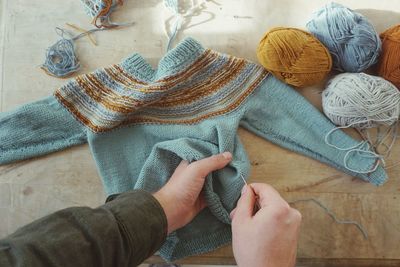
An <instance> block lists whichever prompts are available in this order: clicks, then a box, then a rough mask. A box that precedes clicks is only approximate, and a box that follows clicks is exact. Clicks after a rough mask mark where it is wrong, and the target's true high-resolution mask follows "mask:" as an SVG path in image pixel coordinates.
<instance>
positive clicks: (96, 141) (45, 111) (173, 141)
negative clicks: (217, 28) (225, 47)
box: [0, 38, 387, 261]
mask: <svg viewBox="0 0 400 267" xmlns="http://www.w3.org/2000/svg"><path fill="white" fill-rule="evenodd" d="M239 126H243V127H244V128H246V129H248V130H249V131H251V132H254V133H255V134H257V135H259V136H261V137H263V138H265V139H266V140H269V141H271V142H274V143H276V144H278V145H280V146H282V147H285V148H287V149H290V150H292V151H296V152H299V153H301V154H304V155H307V156H309V157H312V158H314V159H316V160H319V161H321V162H324V163H326V164H328V165H330V166H333V167H335V168H337V169H339V170H342V171H344V172H346V173H349V174H351V175H353V176H357V177H360V178H362V179H364V180H367V181H370V182H372V183H374V184H381V183H383V182H384V181H385V180H386V178H387V176H386V174H385V172H384V170H383V168H382V167H378V169H377V170H376V171H374V172H372V173H369V174H358V173H353V172H349V171H348V170H347V169H346V168H345V167H344V159H345V151H339V150H337V149H334V148H332V147H330V146H327V145H326V144H325V142H324V137H325V135H326V133H327V132H328V131H330V130H331V129H332V128H333V127H334V125H332V124H331V123H330V122H329V121H328V120H327V119H326V118H325V117H324V116H323V115H322V114H321V113H320V112H319V111H318V110H317V109H315V108H314V107H313V106H312V105H311V104H310V103H309V102H307V101H306V100H305V99H304V98H303V97H302V96H301V95H299V94H298V93H297V92H296V91H295V90H293V89H292V88H291V87H289V86H288V85H286V84H284V83H282V82H280V81H279V80H277V79H275V78H274V77H273V76H272V75H269V74H268V73H267V72H266V71H265V70H264V69H263V68H261V67H260V66H258V65H257V64H254V63H251V62H248V61H246V60H244V59H238V58H234V57H231V56H228V55H224V54H220V53H217V52H214V51H212V50H209V49H204V48H203V47H202V46H201V45H200V44H199V43H198V42H196V41H195V40H193V39H190V38H189V39H185V40H184V41H183V42H181V43H180V44H179V45H178V46H177V47H176V48H175V49H173V50H171V51H169V52H168V53H167V55H165V56H164V57H163V58H162V59H161V60H160V63H159V66H158V68H157V69H155V70H154V69H152V68H151V67H150V65H149V64H148V63H147V62H146V61H145V60H144V59H143V58H142V57H141V56H140V55H138V54H134V55H132V56H131V57H129V58H127V59H125V60H124V61H123V62H122V63H120V64H116V65H112V66H110V67H108V68H104V69H100V70H98V71H96V72H94V73H91V74H87V75H82V76H79V77H78V78H76V79H73V80H71V81H70V82H68V83H67V84H66V85H65V86H63V87H61V88H59V89H57V90H56V93H55V95H54V96H50V97H47V98H45V99H43V100H40V101H37V102H34V103H30V104H26V105H24V106H21V107H19V108H17V109H16V110H13V111H10V112H4V113H1V114H0V164H5V163H9V162H13V161H17V160H22V159H26V158H30V157H35V156H39V155H43V154H47V153H50V152H53V151H57V150H60V149H64V148H66V147H69V146H72V145H77V144H83V143H85V142H88V143H89V146H90V149H91V151H92V153H93V156H94V158H95V160H96V163H97V168H98V171H99V173H100V175H101V177H102V180H103V184H104V187H105V191H106V193H107V194H115V193H120V192H124V191H127V190H130V189H133V188H143V189H145V190H148V191H156V190H158V189H159V188H160V187H161V186H163V185H164V184H165V183H166V181H167V180H168V178H169V177H170V175H171V174H172V173H173V171H174V169H175V168H176V167H177V165H178V164H179V162H180V161H181V160H182V159H185V160H188V161H189V162H192V161H195V160H198V159H201V158H204V157H207V156H210V155H212V154H216V153H219V152H223V151H230V152H232V154H233V161H232V162H231V163H230V165H229V166H228V167H226V168H224V169H223V170H220V171H216V172H214V173H212V174H210V175H209V176H208V177H207V179H206V183H205V187H204V193H205V197H206V200H207V202H208V208H206V209H205V210H203V211H202V212H201V213H200V214H199V215H198V216H197V217H196V218H195V219H194V220H193V221H192V222H191V223H190V224H189V225H187V226H186V227H184V228H182V229H179V230H177V231H176V232H174V233H172V234H170V235H169V237H168V239H167V241H166V242H165V244H164V245H163V246H162V248H161V250H160V254H161V256H162V257H163V258H164V259H166V260H169V261H171V260H176V259H179V258H182V257H185V256H188V255H193V254H198V253H203V252H207V251H210V250H213V249H215V248H217V247H219V246H221V245H223V244H225V243H227V242H229V241H230V240H231V229H230V219H229V212H230V211H231V210H232V209H233V208H234V207H235V203H236V201H237V199H238V197H239V196H240V190H241V188H242V186H243V182H242V181H241V178H240V174H243V176H244V177H247V174H248V173H249V160H248V158H247V155H246V152H245V150H244V148H243V145H242V143H241V142H240V140H239V138H238V135H237V129H238V127H239ZM330 138H331V140H330V142H331V143H333V144H335V145H336V146H338V147H350V146H353V145H355V144H356V143H357V142H356V141H355V140H353V139H352V138H351V137H349V136H348V135H346V134H344V133H343V132H342V131H335V132H334V134H332V135H331V137H330ZM265 153H269V152H268V151H265ZM347 164H348V166H349V167H351V168H353V169H359V170H360V171H362V170H369V169H372V167H373V166H374V164H375V159H373V158H366V157H362V155H360V154H358V153H354V154H351V155H349V157H348V158H347ZM271 168H274V166H271Z"/></svg>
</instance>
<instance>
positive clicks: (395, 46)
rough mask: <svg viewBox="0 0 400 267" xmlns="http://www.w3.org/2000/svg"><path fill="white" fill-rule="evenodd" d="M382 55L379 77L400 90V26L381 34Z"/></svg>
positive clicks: (378, 66) (378, 68)
mask: <svg viewBox="0 0 400 267" xmlns="http://www.w3.org/2000/svg"><path fill="white" fill-rule="evenodd" d="M380 38H381V40H382V53H381V56H380V59H379V62H378V65H377V70H378V75H379V76H382V77H383V78H385V79H386V80H388V81H390V82H391V83H393V84H394V85H395V86H397V89H400V24H399V25H396V26H393V27H391V28H389V29H387V30H386V31H384V32H383V33H381V34H380Z"/></svg>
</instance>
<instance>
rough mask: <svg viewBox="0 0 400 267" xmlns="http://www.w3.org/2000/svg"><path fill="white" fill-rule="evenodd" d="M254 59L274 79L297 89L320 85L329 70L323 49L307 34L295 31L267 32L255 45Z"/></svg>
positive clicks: (328, 57)
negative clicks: (255, 57)
mask: <svg viewBox="0 0 400 267" xmlns="http://www.w3.org/2000/svg"><path fill="white" fill-rule="evenodd" d="M257 57H258V60H259V61H260V63H261V65H263V66H264V67H265V68H266V69H267V70H268V71H269V72H271V73H272V74H273V75H274V76H276V77H277V78H278V79H280V80H282V81H283V82H286V83H288V84H290V85H294V86H297V87H306V86H311V85H315V84H317V83H319V82H321V81H322V80H323V79H324V78H325V77H326V76H327V74H328V73H329V72H330V70H331V68H332V59H331V56H330V54H329V51H328V50H327V49H326V48H325V46H324V45H323V44H322V43H321V42H320V41H319V40H318V39H317V38H315V37H314V36H312V35H311V34H310V33H308V32H305V31H303V30H300V29H296V28H283V27H277V28H273V29H271V30H270V31H268V32H267V33H266V34H265V35H264V36H263V38H262V39H261V41H260V44H259V45H258V48H257Z"/></svg>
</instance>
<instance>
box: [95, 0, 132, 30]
mask: <svg viewBox="0 0 400 267" xmlns="http://www.w3.org/2000/svg"><path fill="white" fill-rule="evenodd" d="M103 3H104V8H103V9H101V10H100V11H99V13H98V14H97V16H96V17H94V18H93V21H92V23H93V25H94V26H96V27H97V28H103V27H104V28H113V27H116V25H108V24H103V22H102V21H101V18H102V17H106V16H107V15H108V13H109V12H110V9H111V8H112V5H113V0H103ZM117 3H118V5H120V6H122V5H123V4H124V2H123V0H117ZM99 20H100V24H98V21H99Z"/></svg>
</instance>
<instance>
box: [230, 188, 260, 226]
mask: <svg viewBox="0 0 400 267" xmlns="http://www.w3.org/2000/svg"><path fill="white" fill-rule="evenodd" d="M254 203H255V195H254V192H253V190H252V189H251V187H250V186H248V185H245V186H243V189H242V196H241V197H240V198H239V201H238V204H237V206H236V209H235V210H236V211H235V217H234V218H235V219H237V220H242V219H246V218H251V217H252V216H253V211H254Z"/></svg>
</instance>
